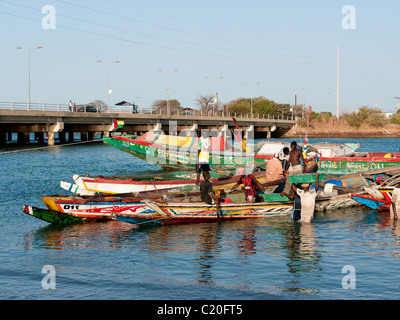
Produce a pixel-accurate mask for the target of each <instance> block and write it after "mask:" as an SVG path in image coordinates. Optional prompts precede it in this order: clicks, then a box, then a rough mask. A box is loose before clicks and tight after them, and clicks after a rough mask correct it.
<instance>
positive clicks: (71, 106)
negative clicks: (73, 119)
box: [69, 100, 73, 112]
mask: <svg viewBox="0 0 400 320" xmlns="http://www.w3.org/2000/svg"><path fill="white" fill-rule="evenodd" d="M72 108H73V104H72V101H71V100H69V111H71V112H72Z"/></svg>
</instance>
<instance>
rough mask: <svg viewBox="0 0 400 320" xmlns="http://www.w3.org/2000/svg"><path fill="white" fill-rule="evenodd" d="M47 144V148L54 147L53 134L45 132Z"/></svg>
mask: <svg viewBox="0 0 400 320" xmlns="http://www.w3.org/2000/svg"><path fill="white" fill-rule="evenodd" d="M47 144H48V145H49V146H54V145H55V144H56V142H55V137H54V132H51V131H49V132H47Z"/></svg>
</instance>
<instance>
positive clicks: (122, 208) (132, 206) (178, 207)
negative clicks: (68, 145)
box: [23, 193, 358, 225]
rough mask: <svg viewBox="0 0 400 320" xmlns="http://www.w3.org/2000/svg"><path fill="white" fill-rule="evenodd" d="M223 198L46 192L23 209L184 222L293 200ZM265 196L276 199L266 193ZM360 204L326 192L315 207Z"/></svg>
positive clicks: (74, 218) (283, 210) (279, 206)
mask: <svg viewBox="0 0 400 320" xmlns="http://www.w3.org/2000/svg"><path fill="white" fill-rule="evenodd" d="M277 196H279V195H278V194H277V195H275V197H277ZM225 197H226V198H222V199H229V201H227V200H222V199H221V204H220V210H218V209H217V207H216V206H215V205H208V204H206V203H204V202H200V201H199V197H198V196H194V197H188V198H186V199H185V200H184V199H174V200H173V201H168V202H167V201H163V200H161V199H138V198H127V197H123V198H118V197H76V196H44V197H43V202H44V203H45V204H46V206H47V207H48V209H40V208H36V207H31V206H24V208H23V211H24V212H25V213H27V214H30V215H32V216H34V217H36V218H38V219H41V220H44V221H47V222H49V223H54V224H64V225H65V224H71V223H78V222H83V221H100V220H117V221H122V222H128V223H134V224H146V225H147V224H155V225H165V224H181V223H198V222H215V221H219V219H222V220H239V219H253V218H264V217H272V216H282V215H288V214H290V213H291V212H292V209H293V201H287V200H288V199H287V198H283V199H282V200H283V201H264V202H257V203H244V202H243V200H244V194H243V193H237V194H229V195H227V196H225ZM265 198H266V199H273V197H272V198H271V197H270V195H266V197H265ZM235 201H236V202H235ZM356 204H358V202H357V201H355V200H353V199H351V198H350V196H349V194H342V195H338V196H323V197H318V198H317V200H316V206H315V208H316V210H317V211H323V210H331V209H339V208H344V207H350V206H354V205H356Z"/></svg>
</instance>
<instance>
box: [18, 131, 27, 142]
mask: <svg viewBox="0 0 400 320" xmlns="http://www.w3.org/2000/svg"><path fill="white" fill-rule="evenodd" d="M17 143H18V144H28V143H29V132H18V141H17Z"/></svg>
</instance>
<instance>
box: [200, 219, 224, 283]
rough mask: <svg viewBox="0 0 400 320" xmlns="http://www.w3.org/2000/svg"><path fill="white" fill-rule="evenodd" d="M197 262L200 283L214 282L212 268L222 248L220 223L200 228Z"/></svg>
mask: <svg viewBox="0 0 400 320" xmlns="http://www.w3.org/2000/svg"><path fill="white" fill-rule="evenodd" d="M200 231H201V232H200V234H199V236H198V247H197V254H196V257H195V262H196V263H198V274H199V279H198V281H199V282H200V283H206V284H213V283H214V280H213V273H212V269H213V266H214V264H215V262H216V259H217V258H218V255H219V253H220V251H221V249H222V247H221V243H220V240H221V228H220V226H219V225H217V226H216V227H215V225H210V226H205V227H204V228H203V229H201V230H200Z"/></svg>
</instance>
